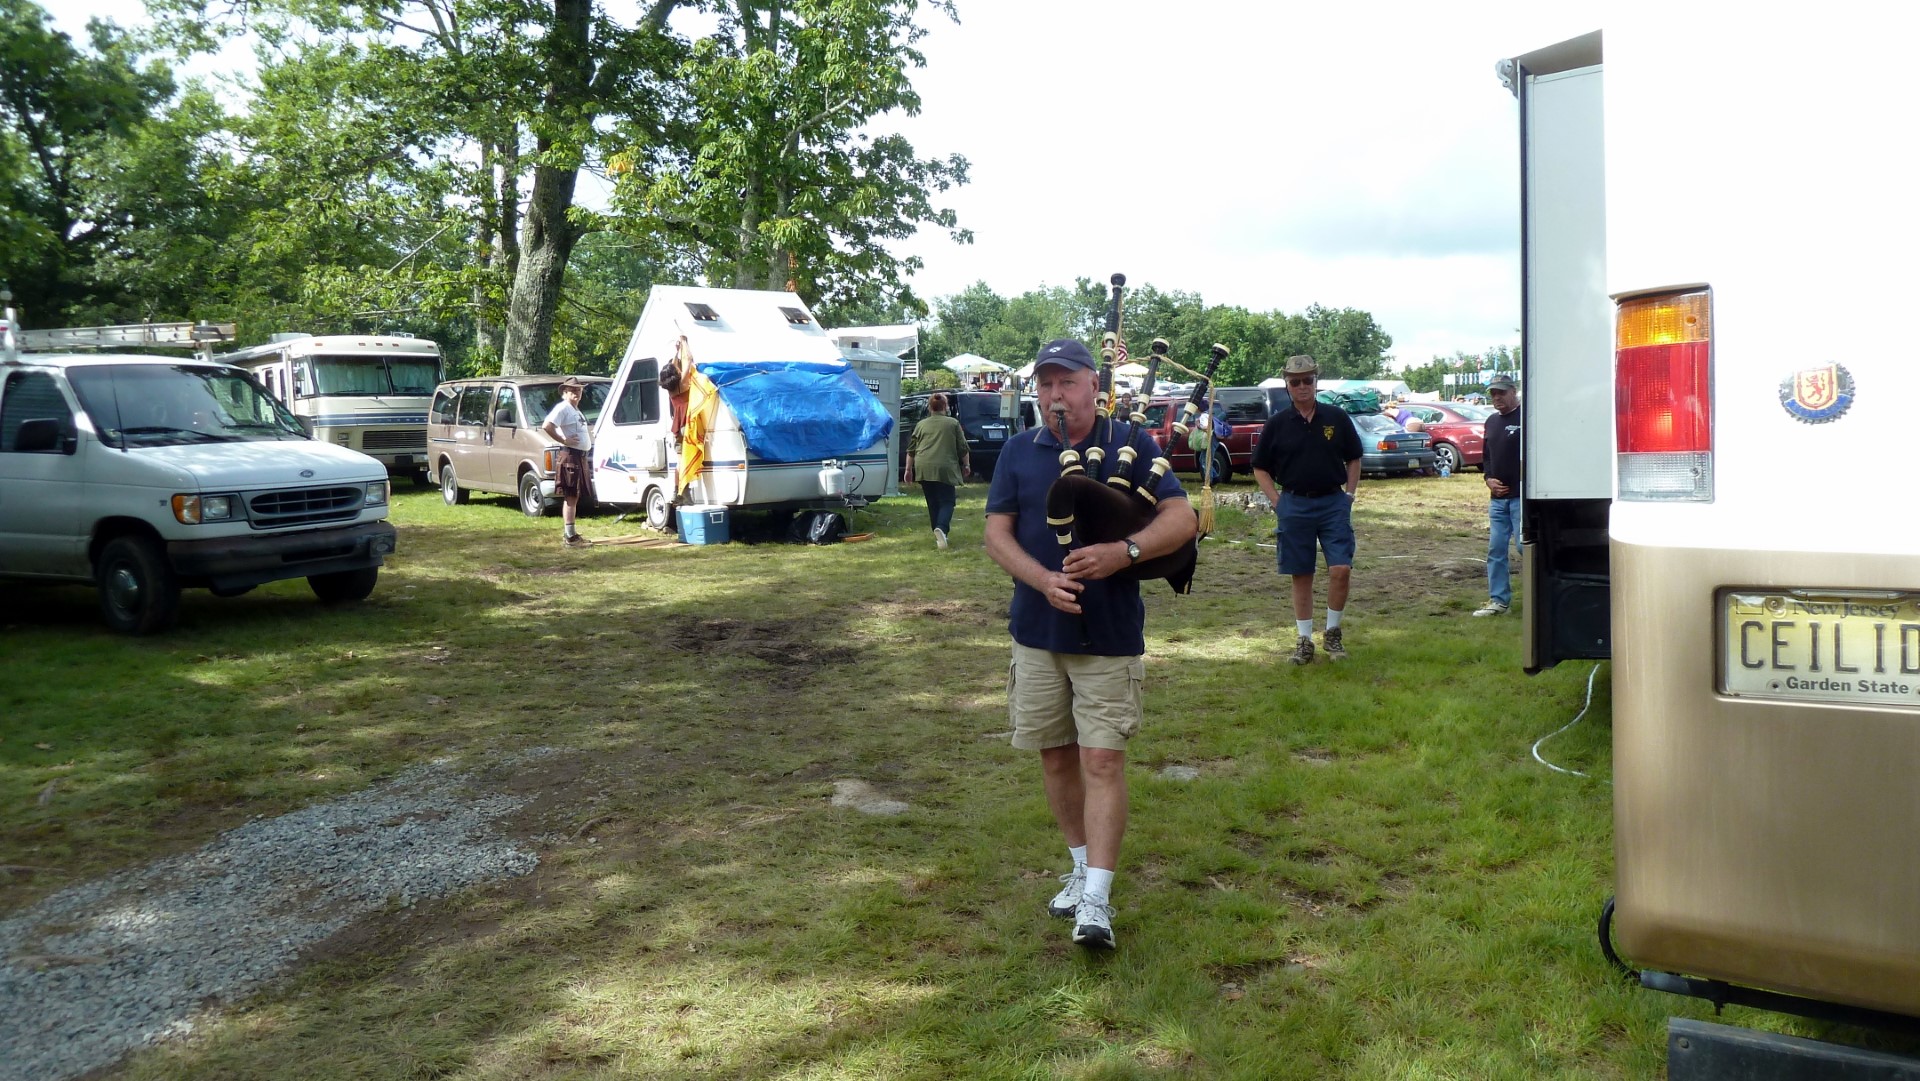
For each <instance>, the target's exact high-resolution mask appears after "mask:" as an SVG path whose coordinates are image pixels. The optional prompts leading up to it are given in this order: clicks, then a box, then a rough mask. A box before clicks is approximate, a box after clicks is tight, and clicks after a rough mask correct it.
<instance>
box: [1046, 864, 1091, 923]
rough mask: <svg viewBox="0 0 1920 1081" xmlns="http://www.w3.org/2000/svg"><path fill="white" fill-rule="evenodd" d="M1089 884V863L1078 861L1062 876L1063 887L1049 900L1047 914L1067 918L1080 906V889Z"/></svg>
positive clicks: (1061, 883) (1057, 917)
mask: <svg viewBox="0 0 1920 1081" xmlns="http://www.w3.org/2000/svg"><path fill="white" fill-rule="evenodd" d="M1086 884H1087V865H1086V864H1084V863H1076V864H1074V865H1073V870H1071V871H1068V872H1067V873H1066V874H1064V875H1061V876H1060V885H1061V889H1060V892H1059V893H1056V894H1054V895H1053V900H1051V901H1048V902H1047V915H1049V916H1052V917H1054V918H1056V919H1062V920H1064V919H1066V918H1067V917H1068V916H1071V915H1073V910H1074V909H1076V908H1078V907H1080V891H1081V890H1082V889H1083V888H1085V887H1086Z"/></svg>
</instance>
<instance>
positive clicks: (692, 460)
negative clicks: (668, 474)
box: [680, 368, 720, 492]
mask: <svg viewBox="0 0 1920 1081" xmlns="http://www.w3.org/2000/svg"><path fill="white" fill-rule="evenodd" d="M686 385H687V426H686V427H685V428H684V429H682V430H681V433H680V491H682V492H684V491H686V490H687V485H689V484H692V483H693V478H695V477H697V476H699V475H700V469H701V467H702V466H704V465H705V464H706V461H707V438H708V437H709V436H710V435H712V433H713V420H714V414H716V413H718V412H719V411H720V388H718V387H716V386H714V385H713V380H711V379H708V378H707V377H706V376H704V375H701V374H700V372H699V370H698V369H691V368H690V370H689V374H688V376H687V383H686Z"/></svg>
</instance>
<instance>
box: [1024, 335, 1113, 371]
mask: <svg viewBox="0 0 1920 1081" xmlns="http://www.w3.org/2000/svg"><path fill="white" fill-rule="evenodd" d="M1046 364H1058V365H1060V366H1061V367H1063V368H1085V369H1087V370H1088V371H1093V370H1094V369H1095V368H1096V367H1097V365H1095V364H1094V362H1093V354H1092V353H1089V352H1087V347H1086V346H1084V345H1081V344H1080V342H1079V339H1077V338H1055V339H1054V340H1053V341H1050V342H1048V343H1047V344H1045V345H1043V346H1041V347H1040V355H1039V356H1036V357H1034V358H1033V365H1034V367H1035V368H1036V369H1038V368H1039V367H1041V366H1042V365H1046Z"/></svg>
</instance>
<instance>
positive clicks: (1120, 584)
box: [987, 420, 1187, 657]
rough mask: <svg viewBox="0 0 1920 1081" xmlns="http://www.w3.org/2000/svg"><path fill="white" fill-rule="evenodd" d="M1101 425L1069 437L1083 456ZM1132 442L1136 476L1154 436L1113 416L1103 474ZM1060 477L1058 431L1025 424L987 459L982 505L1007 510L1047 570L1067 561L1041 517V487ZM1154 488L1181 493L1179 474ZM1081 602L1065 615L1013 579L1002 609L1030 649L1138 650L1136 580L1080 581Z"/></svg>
mask: <svg viewBox="0 0 1920 1081" xmlns="http://www.w3.org/2000/svg"><path fill="white" fill-rule="evenodd" d="M1103 427H1105V426H1104V425H1101V424H1095V425H1094V430H1093V432H1091V433H1089V434H1088V436H1087V439H1086V441H1085V442H1083V443H1077V444H1075V445H1074V449H1075V450H1077V451H1079V452H1080V458H1081V460H1082V461H1083V462H1084V461H1085V460H1086V455H1087V449H1088V448H1089V447H1091V446H1093V443H1094V440H1095V438H1096V436H1098V435H1099V434H1100V432H1101V430H1102V428H1103ZM1129 442H1131V443H1132V445H1133V447H1134V450H1135V453H1136V455H1137V456H1136V457H1135V459H1134V462H1133V471H1132V476H1133V480H1134V483H1136V484H1138V483H1140V482H1142V481H1144V480H1146V479H1147V476H1148V473H1149V471H1150V470H1151V469H1152V468H1153V460H1154V459H1155V458H1157V457H1160V456H1161V451H1160V446H1159V444H1157V443H1155V442H1154V441H1153V436H1151V435H1148V434H1147V433H1146V432H1145V431H1143V430H1141V429H1139V428H1136V427H1134V426H1133V425H1132V424H1130V423H1127V422H1126V421H1120V420H1116V421H1114V422H1113V423H1112V425H1111V431H1110V433H1109V434H1108V437H1107V438H1106V439H1105V440H1103V441H1102V444H1101V445H1102V447H1103V448H1104V449H1105V451H1106V455H1107V457H1106V462H1105V465H1104V470H1105V471H1104V472H1102V473H1101V474H1100V477H1101V478H1102V479H1105V478H1107V477H1111V476H1113V469H1114V468H1115V464H1116V463H1117V462H1119V460H1120V456H1119V451H1120V448H1121V447H1123V446H1125V445H1127V444H1128V443H1129ZM1058 479H1060V439H1059V437H1058V436H1056V435H1054V433H1052V432H1050V431H1048V430H1046V429H1044V428H1030V429H1028V430H1027V431H1024V432H1021V433H1020V434H1019V435H1016V436H1014V437H1013V438H1012V439H1010V440H1008V441H1007V444H1006V446H1005V447H1004V448H1002V449H1001V451H1000V461H999V462H998V463H997V464H995V465H994V467H993V484H992V485H991V486H990V487H989V488H988V489H987V513H988V514H1011V515H1014V516H1015V518H1014V525H1013V532H1014V538H1015V539H1016V540H1018V541H1019V543H1020V547H1021V548H1022V549H1024V550H1025V551H1026V553H1027V554H1028V555H1030V556H1032V557H1033V558H1034V559H1036V560H1038V561H1039V563H1040V565H1041V566H1043V567H1045V568H1047V569H1048V570H1050V571H1057V570H1059V569H1060V568H1061V565H1062V564H1063V563H1064V562H1065V561H1066V558H1067V549H1066V548H1065V547H1064V546H1062V545H1061V544H1060V542H1059V541H1058V540H1056V539H1055V538H1054V532H1053V527H1052V526H1050V525H1048V524H1047V490H1048V489H1049V488H1051V487H1053V482H1054V481H1056V480H1058ZM1154 495H1155V497H1157V498H1158V499H1159V500H1160V502H1162V503H1164V502H1166V501H1167V500H1168V499H1185V498H1186V495H1187V493H1186V490H1185V489H1183V488H1182V487H1181V486H1180V479H1179V478H1178V477H1175V476H1174V475H1173V472H1172V471H1171V470H1169V471H1168V472H1167V475H1166V476H1164V477H1161V478H1160V483H1159V485H1158V486H1157V487H1156V488H1155V490H1154ZM1081 585H1083V586H1085V587H1086V588H1085V589H1083V590H1081V591H1080V609H1081V611H1082V613H1083V615H1078V616H1076V615H1069V614H1068V613H1066V612H1062V611H1060V610H1059V609H1057V608H1055V607H1054V606H1053V605H1051V604H1048V603H1047V599H1046V598H1045V597H1043V596H1041V595H1040V591H1039V590H1037V589H1034V588H1033V587H1032V586H1029V585H1027V584H1026V583H1025V582H1022V581H1019V580H1018V579H1016V580H1015V581H1014V583H1013V604H1012V606H1011V607H1010V608H1009V609H1008V613H1007V629H1008V630H1009V631H1010V632H1011V633H1012V634H1013V640H1014V641H1016V642H1018V643H1020V644H1021V645H1023V646H1027V647H1028V648H1030V649H1044V650H1048V651H1050V652H1053V653H1084V654H1089V655H1093V656H1099V657H1137V656H1139V655H1141V654H1142V653H1145V652H1146V651H1147V642H1146V624H1147V606H1146V604H1145V603H1144V602H1142V601H1141V600H1140V583H1139V582H1136V581H1131V580H1127V581H1121V580H1118V579H1114V578H1102V579H1099V580H1098V581H1082V582H1081Z"/></svg>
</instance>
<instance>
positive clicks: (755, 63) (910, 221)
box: [610, 0, 971, 314]
mask: <svg viewBox="0 0 1920 1081" xmlns="http://www.w3.org/2000/svg"><path fill="white" fill-rule="evenodd" d="M929 6H931V7H933V8H934V9H936V10H939V11H942V12H945V13H946V14H948V15H951V14H952V6H951V5H950V4H948V3H944V2H941V3H934V4H932V5H929ZM919 7H920V5H919V3H918V2H917V0H793V2H791V3H780V2H774V3H749V2H746V0H740V2H738V3H736V4H733V5H722V7H721V10H720V13H719V25H718V27H717V29H716V30H715V32H713V33H711V34H708V35H706V36H704V37H702V38H701V39H699V40H698V41H696V42H695V43H693V46H692V48H691V50H690V53H689V55H688V56H687V58H686V60H685V61H684V62H683V63H682V64H681V65H680V68H679V71H678V75H677V78H676V79H675V87H674V89H675V92H676V93H678V94H680V95H683V96H684V104H683V108H682V109H681V110H680V111H679V112H678V113H677V114H676V115H675V117H674V118H673V120H672V121H671V123H672V124H673V125H674V126H675V128H676V130H678V131H679V132H680V133H681V134H680V136H679V137H677V138H669V139H665V140H663V139H661V138H659V133H658V132H657V131H655V130H653V129H651V128H649V127H648V126H647V125H645V124H641V123H632V122H629V123H627V124H625V125H623V126H622V127H621V129H620V131H621V133H622V135H623V136H624V138H625V139H626V140H627V141H628V145H627V146H626V147H625V148H623V149H622V150H621V151H620V152H619V153H617V154H616V155H615V156H614V157H613V159H612V161H611V163H610V165H611V167H612V169H613V171H614V174H615V176H616V177H617V182H618V186H617V188H616V190H615V199H614V205H615V208H616V209H617V210H618V211H620V212H621V216H620V218H619V220H618V221H617V223H616V225H617V227H619V228H621V229H623V230H626V231H630V232H633V233H634V234H635V235H636V236H640V237H644V238H646V239H647V240H648V241H650V242H651V243H653V244H656V245H658V246H659V248H660V250H661V251H662V252H663V253H665V254H666V256H667V257H668V258H669V260H670V261H673V262H677V263H682V264H685V265H689V266H697V267H698V268H699V272H700V274H701V276H702V277H704V278H705V279H706V280H707V281H709V282H712V283H713V284H716V285H731V286H735V287H740V288H753V289H785V288H792V289H795V290H796V291H798V292H799V293H800V294H801V295H802V296H804V297H807V298H809V299H810V300H813V301H814V302H816V303H819V304H822V305H825V306H828V307H848V308H850V307H854V306H859V305H875V304H877V305H880V306H885V307H891V308H897V309H905V310H907V311H911V312H914V313H916V314H919V313H922V312H924V310H925V305H924V304H923V303H922V302H921V301H920V300H919V298H918V297H916V296H915V295H914V294H913V292H912V289H911V287H910V286H909V285H908V284H907V282H906V275H907V274H908V273H909V272H910V271H912V270H916V269H918V268H919V266H920V261H919V259H918V258H917V257H909V258H905V259H902V258H898V257H896V256H894V255H893V254H892V253H891V252H890V251H889V250H888V248H887V244H888V242H890V241H896V240H901V239H904V238H906V237H909V236H911V235H912V234H913V233H914V232H915V231H916V230H918V229H919V228H920V227H921V226H923V225H931V226H937V227H940V228H944V229H947V230H949V231H950V233H951V235H952V236H953V238H954V239H955V240H956V241H957V242H960V243H966V242H967V241H969V240H970V239H971V236H970V234H969V233H967V232H966V231H965V230H961V229H958V228H957V225H956V219H955V216H954V214H953V212H952V211H951V210H946V209H941V208H937V207H935V206H934V205H933V203H932V201H931V195H932V194H933V193H936V192H944V191H947V190H949V189H951V188H952V187H954V186H956V185H958V184H962V183H965V182H966V179H967V162H966V159H964V158H962V157H960V156H959V155H952V156H949V157H947V158H944V159H935V158H920V157H918V156H917V155H916V153H915V151H914V148H913V146H912V144H911V143H909V142H908V141H907V140H906V139H904V138H903V137H901V136H899V135H897V134H886V133H878V132H874V131H873V130H871V129H872V125H873V124H874V122H875V121H877V120H878V119H879V118H880V117H881V116H883V115H884V114H886V113H888V112H891V111H894V110H900V111H903V112H905V113H907V114H909V115H911V114H913V113H916V112H918V111H919V104H920V102H919V97H918V95H917V94H915V92H914V90H913V87H912V84H911V83H910V82H909V80H908V72H909V70H910V69H911V68H916V67H921V66H924V64H925V58H924V57H923V56H922V55H921V53H920V52H919V51H918V50H917V49H916V48H914V44H915V43H916V42H917V41H919V40H920V38H921V37H922V36H924V34H925V33H926V31H925V30H924V28H922V27H920V26H919V25H917V24H916V23H915V21H914V16H915V14H916V12H917V10H918V8H919Z"/></svg>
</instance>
